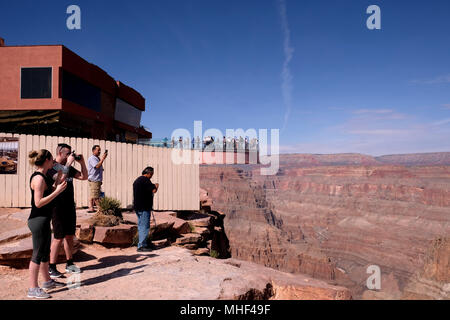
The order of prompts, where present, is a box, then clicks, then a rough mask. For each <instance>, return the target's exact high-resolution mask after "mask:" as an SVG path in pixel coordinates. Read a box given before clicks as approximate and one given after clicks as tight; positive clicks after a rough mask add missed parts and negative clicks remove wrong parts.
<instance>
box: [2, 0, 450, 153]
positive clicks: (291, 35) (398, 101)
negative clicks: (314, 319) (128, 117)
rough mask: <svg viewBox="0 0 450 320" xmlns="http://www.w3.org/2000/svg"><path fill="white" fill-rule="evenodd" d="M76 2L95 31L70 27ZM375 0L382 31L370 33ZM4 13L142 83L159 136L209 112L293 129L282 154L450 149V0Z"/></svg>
mask: <svg viewBox="0 0 450 320" xmlns="http://www.w3.org/2000/svg"><path fill="white" fill-rule="evenodd" d="M70 4H77V5H79V6H80V8H81V27H82V29H81V30H73V31H72V30H68V29H67V28H66V19H67V17H68V14H66V8H67V7H68V6H69V5H70ZM371 4H376V5H378V6H380V8H381V30H368V29H367V27H366V19H367V18H368V17H369V15H368V14H366V8H367V7H368V6H369V5H371ZM283 8H285V11H284V10H283ZM283 12H284V13H285V14H284V13H283ZM0 13H1V19H0V37H3V38H5V39H6V43H7V45H24V44H63V45H65V46H67V47H68V48H70V49H71V50H73V51H75V52H76V53H78V54H79V55H80V56H82V57H83V58H85V59H86V60H88V61H89V62H91V63H94V64H96V65H98V66H100V67H101V68H103V69H104V70H106V71H107V72H108V73H109V74H110V75H111V76H112V77H114V78H115V79H118V80H121V81H123V82H124V83H126V84H128V85H130V86H132V87H133V88H135V89H137V90H138V91H139V92H140V93H141V94H142V95H143V96H144V97H145V98H146V101H147V111H146V112H145V113H144V114H143V117H142V124H143V125H145V126H146V127H148V128H149V129H150V130H151V131H152V132H153V136H154V137H155V138H163V137H165V136H169V137H170V135H171V133H172V131H173V130H174V129H176V128H186V129H188V130H190V131H191V132H192V131H193V122H194V120H202V121H203V128H204V129H207V128H218V129H220V130H222V131H223V132H225V129H227V128H232V129H237V128H243V129H244V130H246V129H248V128H255V129H259V128H267V129H273V128H278V129H281V132H280V150H281V152H292V153H293V152H300V153H303V152H307V153H336V152H361V153H365V154H371V155H381V154H392V153H412V152H433V151H450V1H448V0H430V1H406V0H395V1H392V0H390V1H385V0H370V1H365V0H345V1H344V0H342V1H325V0H307V1H306V0H304V1H300V0H295V1H294V0H285V1H279V0H225V1H222V0H177V1H175V0H164V1H163V0H160V1H152V0H149V1H139V2H138V1H74V2H66V1H8V2H6V1H2V2H1V4H0ZM290 50H293V51H290ZM289 52H291V53H292V55H290V54H289ZM283 72H284V73H283Z"/></svg>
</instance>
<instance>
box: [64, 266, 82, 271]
mask: <svg viewBox="0 0 450 320" xmlns="http://www.w3.org/2000/svg"><path fill="white" fill-rule="evenodd" d="M66 272H68V273H81V269H80V268H78V267H77V266H76V265H74V264H71V265H70V266H66Z"/></svg>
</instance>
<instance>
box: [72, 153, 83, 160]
mask: <svg viewBox="0 0 450 320" xmlns="http://www.w3.org/2000/svg"><path fill="white" fill-rule="evenodd" d="M72 154H73V157H74V158H75V160H77V161H79V160H81V156H80V155H79V154H76V153H75V150H73V151H72Z"/></svg>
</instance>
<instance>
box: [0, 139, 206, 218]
mask: <svg viewBox="0 0 450 320" xmlns="http://www.w3.org/2000/svg"><path fill="white" fill-rule="evenodd" d="M0 137H16V138H19V156H18V166H17V174H0V207H30V206H31V192H30V184H29V179H30V176H31V174H32V173H33V171H34V168H33V167H32V166H31V165H30V164H29V161H28V160H29V158H28V153H29V152H30V151H31V150H39V149H47V150H49V151H50V152H51V153H52V155H53V157H55V156H56V147H57V145H58V143H67V144H69V145H70V146H71V147H72V150H75V151H76V153H81V154H83V156H84V158H85V161H86V166H87V159H88V158H89V157H90V156H91V154H92V146H94V145H96V144H98V145H100V147H101V149H102V153H103V151H105V150H108V157H107V158H106V160H105V162H104V163H103V167H104V169H105V171H104V172H103V185H102V191H103V192H105V195H106V196H109V197H113V198H116V199H118V200H120V202H121V204H122V207H124V208H127V207H131V205H132V203H133V181H134V180H135V179H136V178H137V177H138V176H140V175H141V173H142V170H143V169H144V168H145V167H147V166H151V167H153V168H154V169H155V174H154V176H153V178H152V182H153V183H159V190H158V192H157V193H156V195H155V199H154V206H153V207H154V209H155V210H198V209H199V165H198V163H195V161H191V163H192V164H180V165H176V164H173V163H172V161H171V149H167V148H157V147H151V146H146V145H137V144H129V143H122V142H114V141H104V140H97V139H87V138H66V137H52V136H38V135H24V134H11V133H0ZM75 167H76V168H77V169H78V170H80V169H81V168H80V165H79V164H78V163H76V165H75ZM74 181H75V182H74V188H75V201H76V204H77V207H86V206H87V205H88V201H89V184H88V181H87V180H86V181H79V180H74Z"/></svg>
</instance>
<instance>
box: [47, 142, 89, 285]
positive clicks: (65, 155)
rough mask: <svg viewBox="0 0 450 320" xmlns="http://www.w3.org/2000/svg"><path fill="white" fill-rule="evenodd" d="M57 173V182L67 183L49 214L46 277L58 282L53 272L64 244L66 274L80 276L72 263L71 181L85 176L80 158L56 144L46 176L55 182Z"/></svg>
mask: <svg viewBox="0 0 450 320" xmlns="http://www.w3.org/2000/svg"><path fill="white" fill-rule="evenodd" d="M75 161H77V162H78V163H80V165H81V172H80V171H78V170H77V169H75V168H74V167H72V164H73V163H74V162H75ZM59 171H61V172H62V174H61V178H60V182H61V181H67V188H66V190H64V192H62V193H61V194H60V195H59V196H58V197H57V198H56V199H55V202H56V203H55V207H54V208H53V213H52V225H53V238H54V239H53V242H52V246H51V251H50V267H49V273H50V277H51V278H53V279H54V278H59V277H61V275H62V273H60V272H59V271H58V270H57V269H56V261H57V259H58V254H59V249H60V247H61V244H62V243H63V241H64V251H65V253H66V259H67V263H66V272H68V273H80V268H78V267H77V266H76V265H75V264H74V263H73V260H72V251H73V237H74V236H75V228H76V220H77V213H76V209H75V195H74V189H73V179H74V178H75V179H78V180H86V179H87V178H88V172H87V168H86V164H85V162H84V158H83V156H82V155H75V154H74V153H73V152H72V148H71V147H70V146H69V145H67V144H65V143H60V144H58V147H57V148H56V162H54V165H53V168H51V169H50V170H48V172H47V176H49V177H50V178H52V179H53V180H55V181H56V180H57V179H58V177H57V175H58V174H59Z"/></svg>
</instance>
